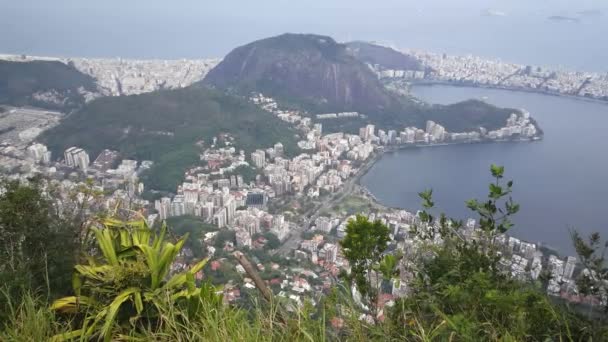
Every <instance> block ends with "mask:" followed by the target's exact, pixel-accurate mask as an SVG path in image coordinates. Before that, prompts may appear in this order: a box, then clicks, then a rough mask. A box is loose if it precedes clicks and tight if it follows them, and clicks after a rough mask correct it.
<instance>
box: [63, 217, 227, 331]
mask: <svg viewBox="0 0 608 342" xmlns="http://www.w3.org/2000/svg"><path fill="white" fill-rule="evenodd" d="M92 231H93V232H94V234H95V239H96V242H97V248H98V251H99V252H100V254H99V255H97V258H90V259H89V262H88V264H82V265H77V266H76V267H75V269H76V273H75V275H74V281H73V283H74V291H75V293H76V295H75V296H70V297H64V298H61V299H58V300H56V301H55V302H54V303H53V305H52V306H51V309H52V310H55V311H58V312H61V313H69V314H79V315H81V316H83V318H82V326H81V327H80V328H79V329H76V330H74V331H71V332H69V333H67V334H64V335H62V336H61V337H63V338H74V337H82V338H84V339H91V338H98V339H104V340H106V341H110V340H111V339H114V338H117V336H118V335H119V334H120V333H121V328H127V329H132V330H133V331H138V330H139V329H142V330H145V329H147V328H149V327H152V328H155V327H158V326H159V325H160V324H161V322H163V317H164V315H162V312H163V310H165V309H167V306H173V305H176V306H180V307H182V309H184V310H185V311H184V312H187V314H188V315H189V316H192V315H196V314H197V313H196V307H197V305H199V304H200V302H199V300H202V299H205V300H212V301H214V302H217V304H219V303H220V299H219V298H216V297H215V295H214V293H215V290H214V289H213V288H212V287H210V285H206V286H203V287H196V283H195V275H196V274H197V273H198V272H199V271H200V270H201V269H202V268H203V267H204V266H205V264H206V262H207V259H203V260H201V261H199V262H198V263H196V264H194V265H193V266H191V267H190V268H188V269H185V270H184V271H182V272H176V273H174V274H171V273H170V272H171V270H172V267H174V263H175V261H176V258H177V257H178V254H179V252H180V251H181V249H182V247H183V246H184V243H185V242H186V239H187V235H186V236H185V237H183V238H181V239H179V240H178V241H177V242H175V243H171V242H169V241H167V239H166V233H167V228H166V226H164V225H163V227H162V228H161V231H160V233H158V234H156V233H154V232H153V231H152V230H150V229H149V228H148V226H147V224H146V221H145V219H143V218H140V219H137V220H135V221H130V222H123V221H120V220H116V219H111V218H108V219H105V220H103V221H102V227H100V228H92Z"/></svg>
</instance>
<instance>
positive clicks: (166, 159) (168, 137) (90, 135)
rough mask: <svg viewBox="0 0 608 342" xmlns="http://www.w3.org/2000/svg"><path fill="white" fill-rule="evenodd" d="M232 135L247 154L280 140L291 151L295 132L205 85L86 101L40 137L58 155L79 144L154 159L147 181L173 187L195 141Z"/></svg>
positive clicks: (194, 156) (192, 159) (190, 160)
mask: <svg viewBox="0 0 608 342" xmlns="http://www.w3.org/2000/svg"><path fill="white" fill-rule="evenodd" d="M218 133H230V134H232V135H233V136H234V137H235V138H236V143H237V148H242V149H244V150H245V151H246V152H249V151H252V150H254V149H256V148H265V147H270V146H272V145H273V144H275V143H276V142H278V141H281V142H282V143H283V145H285V150H286V153H293V152H295V151H296V149H297V147H296V145H295V141H296V140H295V137H294V134H295V131H293V130H292V129H291V128H290V127H289V126H288V125H287V124H286V123H284V122H282V121H280V120H279V119H278V118H276V117H275V116H273V115H272V114H270V113H268V112H266V111H263V110H260V109H259V108H258V107H256V106H254V105H252V104H250V103H248V102H246V101H244V100H242V99H240V98H237V97H234V96H230V95H225V94H223V93H221V92H218V91H215V90H211V89H208V88H205V87H201V86H197V87H188V88H184V89H179V90H167V91H160V92H153V93H147V94H142V95H132V96H120V97H106V98H100V99H97V100H95V101H92V102H91V103H89V104H87V105H86V106H85V107H84V108H82V109H81V110H79V111H78V112H76V113H74V114H72V115H70V116H68V117H67V118H66V119H64V120H63V121H62V122H61V124H60V125H59V126H57V127H55V128H53V129H51V130H49V131H47V132H45V133H44V135H43V136H42V138H41V139H42V141H43V142H44V143H46V144H47V145H48V146H49V148H50V149H51V150H52V151H53V152H54V155H56V156H57V155H62V153H63V150H64V149H65V148H67V147H70V146H79V147H82V148H84V149H85V150H87V151H88V152H89V154H90V155H91V158H94V157H95V156H96V155H97V154H98V153H99V152H100V151H101V150H102V149H104V148H109V149H115V150H118V151H119V152H121V154H122V155H123V157H125V158H136V159H138V160H147V159H149V160H153V161H154V162H155V165H154V167H153V168H152V169H151V170H150V172H149V174H148V175H147V179H146V185H147V186H149V187H151V188H153V189H157V190H167V191H175V186H176V185H177V183H178V182H180V181H181V179H182V177H183V172H184V170H185V169H186V168H187V167H189V166H190V165H193V164H195V163H196V162H197V161H198V152H199V148H198V147H197V146H195V143H196V142H197V141H200V140H204V141H206V142H207V141H209V140H210V139H211V138H212V137H213V136H215V135H217V134H218Z"/></svg>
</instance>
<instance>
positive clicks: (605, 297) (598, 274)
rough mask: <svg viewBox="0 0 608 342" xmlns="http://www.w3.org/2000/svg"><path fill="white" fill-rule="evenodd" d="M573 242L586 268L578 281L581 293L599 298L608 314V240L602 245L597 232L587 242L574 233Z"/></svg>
mask: <svg viewBox="0 0 608 342" xmlns="http://www.w3.org/2000/svg"><path fill="white" fill-rule="evenodd" d="M572 242H573V243H574V248H575V249H576V253H577V254H578V256H579V259H580V262H581V264H582V265H583V267H584V270H583V272H581V274H580V276H579V277H578V279H577V280H576V283H577V285H578V288H579V291H580V292H581V293H582V294H584V295H591V296H599V297H600V298H601V299H602V302H603V308H602V309H603V311H604V313H608V265H607V263H606V252H608V240H607V241H605V242H604V243H602V237H601V235H600V234H599V233H597V232H595V233H592V234H591V235H589V237H588V239H587V240H585V239H584V238H583V237H581V236H580V234H579V233H578V232H577V231H572Z"/></svg>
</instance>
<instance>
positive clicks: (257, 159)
mask: <svg viewBox="0 0 608 342" xmlns="http://www.w3.org/2000/svg"><path fill="white" fill-rule="evenodd" d="M251 161H252V162H253V165H255V167H257V168H260V169H262V168H264V166H266V152H264V151H263V150H256V151H255V152H252V153H251Z"/></svg>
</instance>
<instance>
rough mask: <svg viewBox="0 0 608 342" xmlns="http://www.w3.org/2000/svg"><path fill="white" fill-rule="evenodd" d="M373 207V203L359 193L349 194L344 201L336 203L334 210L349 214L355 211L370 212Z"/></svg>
mask: <svg viewBox="0 0 608 342" xmlns="http://www.w3.org/2000/svg"><path fill="white" fill-rule="evenodd" d="M371 207H372V204H371V203H370V201H369V200H368V199H366V198H365V197H361V196H357V195H349V196H346V197H345V198H344V200H342V202H340V203H338V204H337V205H335V206H334V207H333V208H332V210H333V211H336V212H345V213H347V214H348V215H350V214H354V213H363V212H368V211H369V210H370V209H371Z"/></svg>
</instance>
